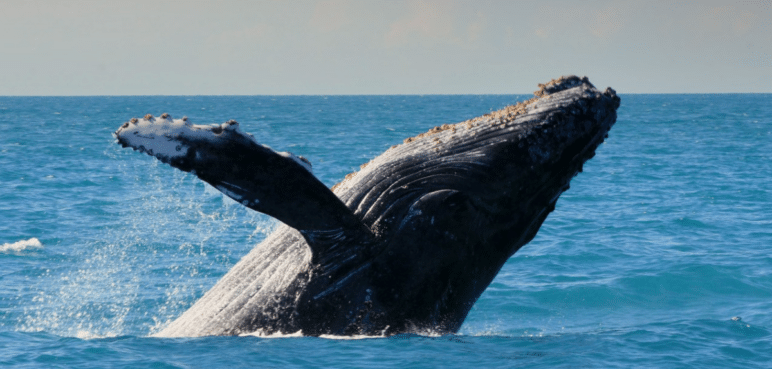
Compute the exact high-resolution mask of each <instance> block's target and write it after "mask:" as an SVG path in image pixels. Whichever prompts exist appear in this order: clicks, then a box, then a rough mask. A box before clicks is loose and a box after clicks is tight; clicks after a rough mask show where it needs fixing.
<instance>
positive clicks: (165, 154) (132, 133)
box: [116, 117, 257, 159]
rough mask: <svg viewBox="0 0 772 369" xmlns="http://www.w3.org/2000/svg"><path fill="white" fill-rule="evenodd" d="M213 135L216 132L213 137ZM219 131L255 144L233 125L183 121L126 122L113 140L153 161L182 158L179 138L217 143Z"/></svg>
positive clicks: (252, 139) (142, 120)
mask: <svg viewBox="0 0 772 369" xmlns="http://www.w3.org/2000/svg"><path fill="white" fill-rule="evenodd" d="M214 131H220V133H215V132H214ZM222 131H231V132H235V133H237V134H239V135H240V136H242V137H245V138H247V139H249V140H251V141H253V142H255V143H257V142H256V141H255V139H254V137H252V135H248V134H246V133H244V132H242V131H241V130H240V129H239V127H238V124H237V123H235V122H225V123H222V124H212V125H194V124H191V123H190V122H189V121H188V120H187V119H171V117H169V118H161V117H158V118H153V117H149V119H145V118H143V119H137V120H136V122H134V123H132V122H127V123H125V124H124V126H122V127H121V128H119V129H118V131H117V132H116V134H117V136H118V137H119V138H120V139H122V140H123V141H124V142H125V143H126V144H127V145H129V146H131V147H133V148H135V149H136V148H139V147H140V146H141V147H144V148H145V151H147V152H148V153H150V151H152V155H153V156H155V157H157V158H159V159H160V158H168V159H172V158H177V157H184V156H185V155H187V153H188V149H189V147H188V146H187V145H185V144H183V143H182V138H185V139H188V140H195V141H215V140H218V139H219V137H220V135H221V134H222Z"/></svg>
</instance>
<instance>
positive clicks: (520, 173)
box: [115, 76, 620, 337]
mask: <svg viewBox="0 0 772 369" xmlns="http://www.w3.org/2000/svg"><path fill="white" fill-rule="evenodd" d="M619 103H620V99H619V97H618V96H617V95H616V92H615V91H614V90H613V89H611V88H607V89H606V90H605V91H599V90H598V89H596V88H595V87H594V86H593V85H592V84H591V83H590V82H589V81H588V80H587V78H586V77H583V78H580V77H576V76H565V77H561V78H559V79H555V80H552V81H550V82H548V83H546V84H543V85H539V90H538V91H536V92H535V97H534V98H532V99H530V100H528V101H524V102H521V103H518V104H516V105H512V106H509V107H506V108H504V109H501V110H499V111H496V112H492V113H490V114H486V115H483V116H480V117H477V118H473V119H470V120H467V121H464V122H461V123H456V124H445V125H442V126H439V127H435V128H433V129H431V130H429V131H428V132H426V133H423V134H420V135H418V136H415V137H411V138H407V139H405V140H404V142H403V143H401V144H398V145H395V146H392V147H391V148H390V149H389V150H387V151H386V152H385V153H383V154H381V155H380V156H378V157H376V158H374V159H372V160H371V161H370V162H369V163H367V164H366V165H363V166H362V168H361V170H360V171H358V172H356V173H352V174H349V175H348V176H346V178H345V179H343V180H342V182H340V183H338V184H337V185H335V186H333V188H332V189H328V188H327V187H326V186H325V185H324V184H323V183H322V182H320V181H319V180H318V179H317V178H316V177H315V176H314V175H313V173H312V170H311V164H310V163H309V161H308V160H306V159H305V158H303V157H301V156H296V155H293V154H291V153H286V152H277V151H274V150H273V149H271V148H270V147H268V146H265V145H262V144H260V143H258V142H257V140H255V138H254V137H253V136H252V135H250V134H248V133H245V132H243V131H242V130H241V129H240V128H239V125H238V123H237V122H235V121H228V122H226V123H222V124H215V125H195V124H192V123H191V122H190V121H189V120H188V119H187V118H182V119H173V118H172V117H171V116H169V115H168V114H165V113H164V114H163V115H161V116H158V117H153V116H152V115H149V114H148V115H147V116H145V117H144V118H142V119H136V118H133V119H131V120H129V121H128V122H126V123H124V124H123V125H121V127H120V128H119V129H118V130H117V131H116V132H115V137H116V138H117V140H118V143H120V144H121V145H123V146H124V147H131V148H133V149H135V150H138V151H141V152H145V153H147V154H149V155H152V156H154V157H156V158H158V159H159V160H161V161H162V162H164V163H167V164H169V165H171V166H173V167H175V168H178V169H180V170H183V171H186V172H190V173H194V174H195V175H196V176H197V177H198V178H200V179H202V180H203V181H205V182H207V183H209V184H211V185H212V186H214V187H215V188H216V189H218V190H219V191H221V192H222V193H224V194H225V195H227V196H228V197H230V198H232V199H234V200H236V201H237V202H239V203H240V204H242V205H244V206H246V207H248V208H250V209H253V210H255V211H259V212H262V213H265V214H267V215H269V216H272V217H274V218H276V219H278V220H279V221H281V222H282V223H283V225H282V226H280V227H279V228H278V229H277V230H276V231H275V232H274V233H272V234H270V235H269V236H268V237H267V238H266V239H265V240H264V241H263V242H262V243H260V244H259V245H257V246H256V247H255V248H254V249H253V250H252V251H251V252H249V254H247V255H246V256H245V257H244V258H242V259H241V260H240V261H239V262H238V263H237V264H236V265H235V266H234V267H233V268H232V269H231V270H230V271H229V272H228V273H227V274H226V275H225V276H223V277H222V279H221V280H220V281H219V282H218V283H217V284H216V285H215V286H214V287H212V289H210V290H209V291H208V292H207V293H206V294H204V296H203V297H202V298H201V299H199V300H198V301H197V302H196V303H195V304H194V305H193V306H192V307H191V308H190V309H188V310H187V311H186V312H185V313H183V314H182V316H180V317H179V318H177V319H176V320H174V321H173V322H172V323H170V324H169V325H168V326H167V327H165V328H164V329H163V330H162V331H160V332H159V333H157V335H158V336H166V337H169V336H205V335H236V334H244V333H252V332H262V333H265V334H271V333H295V332H298V331H300V332H301V333H302V334H304V335H323V334H331V335H392V334H398V333H409V332H412V333H428V332H432V333H452V332H456V331H457V330H458V329H459V328H460V327H461V324H462V323H463V321H464V319H465V318H466V316H467V314H468V313H469V310H470V309H471V307H472V305H473V304H474V303H475V301H476V300H477V298H478V297H479V296H480V295H481V294H482V292H483V291H484V290H485V288H487V286H488V285H489V284H490V283H491V281H492V280H493V278H494V277H495V276H496V274H497V273H498V271H499V270H500V269H501V267H502V266H503V265H504V263H505V262H506V261H507V259H508V258H509V257H510V256H512V255H513V254H514V253H515V252H516V251H517V250H518V249H520V248H521V247H522V246H523V245H525V244H526V243H528V242H529V241H530V240H531V239H533V237H534V236H535V235H536V232H537V231H538V230H539V227H540V226H541V224H542V223H543V222H544V220H545V218H546V217H547V215H548V214H549V213H550V212H551V211H552V210H554V208H555V203H556V202H557V199H558V196H560V194H561V193H563V192H564V191H565V190H567V189H568V187H569V182H570V180H571V178H573V177H574V176H575V175H576V174H577V173H578V172H581V171H582V166H583V164H584V162H585V161H587V160H589V159H590V158H592V157H593V156H594V155H595V150H596V149H597V147H598V146H599V145H600V144H601V143H602V142H603V141H604V139H605V138H606V137H607V133H608V131H609V129H610V128H611V126H612V125H613V124H614V123H615V121H616V110H617V108H618V107H619Z"/></svg>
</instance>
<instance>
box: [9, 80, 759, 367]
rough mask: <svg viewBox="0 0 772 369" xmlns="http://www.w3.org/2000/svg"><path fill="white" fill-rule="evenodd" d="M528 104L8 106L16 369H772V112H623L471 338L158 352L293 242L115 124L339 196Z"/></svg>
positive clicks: (709, 104)
mask: <svg viewBox="0 0 772 369" xmlns="http://www.w3.org/2000/svg"><path fill="white" fill-rule="evenodd" d="M602 87H605V86H602ZM528 97H529V96H525V95H518V96H516V95H510V96H504V95H483V96H476V95H470V96H329V97H324V96H276V97H272V96H243V97H240V96H237V97H227V96H225V97H211V96H210V97H207V96H194V97H191V96H180V97H160V96H147V97H142V96H138V97H0V367H9V368H37V367H40V368H51V367H79V368H108V367H132V368H150V367H152V368H231V367H276V368H279V367H281V368H284V367H292V368H313V367H340V368H360V367H369V368H391V367H406V368H434V367H457V368H468V367H473V366H474V367H546V368H556V367H572V368H573V367H593V368H615V367H616V368H630V367H651V368H690V367H692V368H693V367H699V368H704V367H712V368H726V367H735V368H748V367H771V366H772V256H771V254H772V95H770V94H727V95H721V94H719V95H715V94H714V95H624V94H622V95H621V98H622V105H621V107H620V108H619V112H618V114H619V118H618V120H617V123H616V125H615V126H614V128H613V129H612V130H611V132H610V135H609V138H608V139H607V142H606V143H605V144H603V145H602V146H601V147H600V148H599V149H598V151H597V156H596V157H595V158H594V159H592V160H590V161H589V162H588V163H587V165H585V167H584V168H585V171H584V173H581V174H580V175H579V176H578V177H576V178H574V180H573V182H572V186H571V189H570V190H568V191H567V192H566V193H564V194H563V195H562V197H561V198H560V200H559V201H558V203H557V207H556V210H555V211H554V212H553V213H552V214H551V215H550V216H549V218H548V219H547V221H546V222H545V223H544V225H543V226H542V228H541V230H540V231H539V234H538V235H537V237H536V238H535V239H534V240H533V241H532V242H531V243H530V244H528V245H526V246H525V247H523V248H522V249H521V250H520V251H519V252H518V253H517V254H515V255H514V256H513V257H512V258H511V259H510V260H509V261H508V262H507V264H506V265H505V266H504V268H503V269H502V270H501V272H500V273H499V275H498V277H497V278H496V279H495V280H494V281H493V283H492V284H491V285H490V286H489V287H488V289H487V290H486V291H485V293H484V294H483V295H482V297H481V298H480V299H479V300H478V301H477V303H476V304H475V306H474V308H473V309H472V311H471V313H470V314H469V316H468V318H467V320H466V321H465V323H464V325H463V327H462V328H461V330H460V332H459V333H458V334H456V335H444V336H420V335H398V336H394V337H388V338H360V339H336V338H314V337H293V336H278V337H254V336H249V337H205V338H180V339H159V338H152V337H149V335H151V334H152V333H153V332H156V331H158V330H159V329H161V328H162V327H164V326H165V325H166V324H168V323H169V322H170V320H172V319H174V318H175V317H177V316H178V315H179V314H181V313H182V312H183V311H184V310H185V309H186V308H187V307H189V306H190V305H191V304H192V303H193V302H194V301H195V300H196V299H197V298H198V297H200V296H201V295H202V294H203V293H204V292H205V291H206V290H207V289H209V288H210V287H211V286H212V285H213V284H214V283H215V282H216V281H217V280H218V279H219V278H220V277H221V276H222V275H223V274H224V273H226V272H227V271H228V270H229V268H230V267H231V266H233V265H234V263H236V262H237V261H238V260H239V258H240V257H242V256H243V255H245V254H246V253H247V252H248V251H249V250H250V249H251V248H253V247H254V246H255V245H256V244H258V243H259V242H260V241H261V240H262V239H263V238H264V237H266V235H267V234H269V233H270V232H271V231H272V230H273V229H275V228H276V226H277V223H276V221H274V220H272V219H270V218H269V217H267V216H264V215H261V214H258V213H255V212H253V211H251V210H248V209H246V208H244V207H242V206H241V205H239V204H237V203H235V202H234V201H232V200H229V199H228V198H225V197H224V196H223V195H221V194H220V193H219V192H217V191H216V190H214V189H213V188H211V187H209V186H208V185H205V184H203V182H201V181H200V180H198V179H197V178H195V177H194V176H192V175H189V174H185V173H182V172H180V171H178V170H175V169H172V168H171V167H169V166H166V165H164V164H162V163H160V162H158V161H157V160H155V159H153V158H151V157H149V156H147V155H143V154H140V153H137V152H134V151H132V150H130V149H121V148H120V146H119V145H116V144H115V143H114V139H113V137H112V136H111V132H113V131H114V130H115V129H116V128H117V127H118V126H119V125H120V124H121V123H123V122H125V121H126V120H128V119H129V118H132V117H141V116H143V115H145V114H147V113H152V114H154V115H159V114H161V113H163V112H168V113H170V114H171V115H172V116H174V117H181V116H183V115H187V116H188V117H189V118H190V119H191V120H192V121H193V122H194V123H199V124H205V123H221V122H224V121H226V120H229V119H235V120H237V121H239V122H240V123H241V127H242V129H243V130H245V131H247V132H250V133H252V134H254V136H255V137H256V138H257V139H258V140H259V141H260V142H261V143H265V144H267V145H270V146H271V147H273V148H275V149H278V150H286V151H291V152H293V153H295V154H297V155H303V156H305V157H307V158H308V159H310V161H311V162H312V163H313V166H314V172H315V174H316V175H317V176H318V177H319V178H320V179H321V180H322V181H323V182H324V183H325V184H327V185H328V186H332V185H333V184H335V183H337V182H338V181H340V180H341V179H342V178H343V177H344V176H345V175H346V174H347V173H350V172H352V171H355V170H357V169H358V168H359V165H360V164H362V163H365V162H367V161H368V160H369V159H371V158H373V157H375V156H377V155H378V154H380V153H381V152H383V151H384V150H386V149H387V148H389V147H390V146H391V145H394V144H397V143H400V142H402V140H403V139H404V138H405V137H408V136H412V135H415V134H417V133H421V132H424V131H426V130H428V129H429V128H432V127H434V126H436V125H440V124H443V123H454V122H458V121H462V120H465V119H468V118H471V117H474V116H478V115H481V114H485V113H488V112H490V111H491V110H496V109H499V108H502V107H504V106H506V105H509V104H512V103H515V102H516V101H519V100H524V99H526V98H528Z"/></svg>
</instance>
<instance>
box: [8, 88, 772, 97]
mask: <svg viewBox="0 0 772 369" xmlns="http://www.w3.org/2000/svg"><path fill="white" fill-rule="evenodd" d="M615 91H616V90H615ZM616 92H617V95H619V96H624V95H772V92H661V93H650V92H633V93H622V92H619V91H616ZM327 96H331V97H346V96H533V93H527V94H525V93H523V94H518V93H511V94H510V93H504V94H453V93H447V94H316V95H314V94H282V95H279V94H276V95H271V94H254V95H238V94H232V95H0V98H11V97H327Z"/></svg>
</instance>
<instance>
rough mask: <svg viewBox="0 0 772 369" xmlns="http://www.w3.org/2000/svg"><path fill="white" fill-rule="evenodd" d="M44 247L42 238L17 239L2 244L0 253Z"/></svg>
mask: <svg viewBox="0 0 772 369" xmlns="http://www.w3.org/2000/svg"><path fill="white" fill-rule="evenodd" d="M42 247H43V244H42V243H40V240H38V239H37V238H35V237H32V238H30V239H28V240H21V241H16V242H14V243H4V244H3V245H2V246H0V253H8V252H22V251H24V250H29V249H39V248H42Z"/></svg>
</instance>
